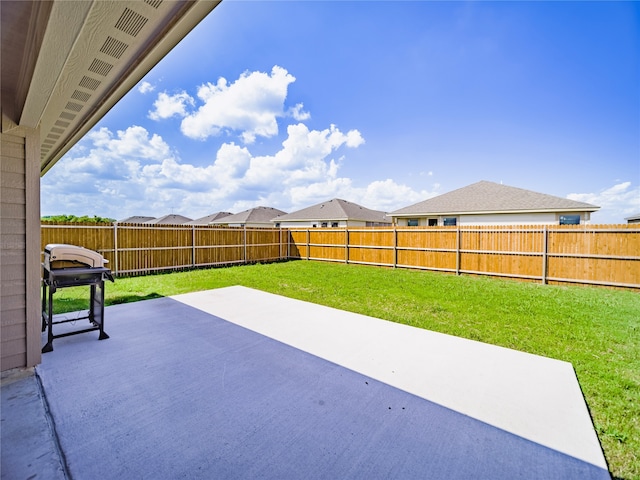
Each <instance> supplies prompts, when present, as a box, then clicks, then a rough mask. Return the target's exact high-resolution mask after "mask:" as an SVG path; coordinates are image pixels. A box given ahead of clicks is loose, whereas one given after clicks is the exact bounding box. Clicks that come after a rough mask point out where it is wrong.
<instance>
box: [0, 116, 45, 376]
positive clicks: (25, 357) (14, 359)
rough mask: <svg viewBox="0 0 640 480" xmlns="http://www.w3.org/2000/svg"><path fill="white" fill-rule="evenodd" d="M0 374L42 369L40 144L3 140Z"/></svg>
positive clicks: (34, 136) (35, 138)
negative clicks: (35, 366) (39, 365)
mask: <svg viewBox="0 0 640 480" xmlns="http://www.w3.org/2000/svg"><path fill="white" fill-rule="evenodd" d="M0 147H1V159H2V161H1V162H0V173H1V179H0V244H1V247H2V248H1V249H0V340H1V342H2V345H1V350H0V370H2V371H5V370H9V369H12V368H19V367H31V366H34V365H36V364H38V363H40V348H41V345H40V322H41V317H40V308H41V307H40V305H41V303H40V273H41V272H40V168H39V166H40V151H39V150H40V142H39V134H38V131H37V130H32V129H24V128H20V129H14V130H12V131H11V133H2V134H0Z"/></svg>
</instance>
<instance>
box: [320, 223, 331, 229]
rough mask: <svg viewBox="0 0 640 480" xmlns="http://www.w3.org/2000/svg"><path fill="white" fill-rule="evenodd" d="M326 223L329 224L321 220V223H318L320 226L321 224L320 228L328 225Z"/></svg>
mask: <svg viewBox="0 0 640 480" xmlns="http://www.w3.org/2000/svg"><path fill="white" fill-rule="evenodd" d="M328 225H329V224H328V223H327V222H322V223H321V224H320V226H321V227H322V228H327V226H328Z"/></svg>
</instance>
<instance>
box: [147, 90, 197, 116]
mask: <svg viewBox="0 0 640 480" xmlns="http://www.w3.org/2000/svg"><path fill="white" fill-rule="evenodd" d="M187 105H191V106H193V105H195V101H194V100H193V98H191V96H189V94H188V93H187V92H180V93H176V94H175V95H168V94H167V93H166V92H161V93H160V94H158V98H157V99H156V101H155V102H153V107H154V110H152V111H150V112H149V118H150V119H151V120H162V119H165V118H171V117H173V116H176V115H177V116H179V117H186V116H187V115H188V112H187Z"/></svg>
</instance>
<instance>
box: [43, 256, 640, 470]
mask: <svg viewBox="0 0 640 480" xmlns="http://www.w3.org/2000/svg"><path fill="white" fill-rule="evenodd" d="M230 285H244V286H247V287H251V288H257V289H260V290H264V291H267V292H272V293H277V294H280V295H285V296H288V297H292V298H297V299H301V300H307V301H310V302H315V303H320V304H323V305H328V306H331V307H336V308H340V309H343V310H348V311H352V312H357V313H362V314H365V315H370V316H374V317H379V318H384V319H387V320H392V321H394V322H399V323H405V324H408V325H413V326H416V327H420V328H426V329H429V330H435V331H438V332H443V333H448V334H451V335H457V336H460V337H465V338H470V339H473V340H479V341H482V342H487V343H491V344H494V345H501V346H504V347H508V348H514V349H517V350H522V351H525V352H530V353H535V354H538V355H544V356H547V357H551V358H556V359H560V360H565V361H568V362H571V363H572V364H573V366H574V368H575V370H576V373H577V375H578V380H579V382H580V386H581V387H582V391H583V393H584V395H585V398H586V400H587V403H588V405H589V409H590V411H591V415H592V417H593V420H594V424H595V427H596V430H597V432H598V435H599V437H600V442H601V444H602V446H603V449H604V452H605V455H606V458H607V461H608V462H609V468H610V470H611V473H612V475H613V476H614V477H616V478H620V479H640V292H631V291H620V290H610V289H605V288H595V287H558V286H549V285H540V284H534V283H521V282H515V281H509V280H500V279H492V278H486V277H485V278H479V277H464V276H463V277H456V276H453V275H447V274H441V273H433V272H423V271H414V270H413V271H412V270H401V269H396V270H393V269H386V268H380V267H368V266H358V265H344V264H335V263H322V262H308V261H296V262H287V263H275V264H268V265H249V266H238V267H229V268H218V269H212V270H194V271H188V272H180V273H172V274H162V275H153V276H146V277H134V278H121V279H117V280H116V282H115V284H111V283H108V285H107V286H106V296H107V300H106V302H107V304H115V303H124V302H132V301H137V300H143V299H148V298H154V297H160V296H167V295H175V294H179V293H186V292H191V291H197V290H205V289H211V288H219V287H225V286H230ZM86 296H87V293H86V289H82V291H78V289H73V288H68V289H62V290H59V292H58V293H56V297H55V298H56V302H55V305H56V311H57V312H62V311H73V310H79V309H83V308H86V306H85V304H84V303H85V300H84V298H85V297H86Z"/></svg>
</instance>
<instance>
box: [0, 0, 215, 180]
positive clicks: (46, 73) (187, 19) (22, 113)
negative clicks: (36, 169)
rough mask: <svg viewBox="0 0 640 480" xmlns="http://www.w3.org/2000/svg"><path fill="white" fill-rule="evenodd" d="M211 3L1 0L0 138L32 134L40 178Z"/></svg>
mask: <svg viewBox="0 0 640 480" xmlns="http://www.w3.org/2000/svg"><path fill="white" fill-rule="evenodd" d="M219 3H220V0H195V1H187V0H143V1H140V0H138V1H133V0H128V1H111V0H85V1H82V2H80V1H78V2H69V1H64V0H53V1H50V2H44V1H38V0H35V1H22V0H19V1H5V0H3V1H2V2H1V3H0V9H1V10H0V13H1V15H0V16H1V19H2V24H1V30H2V52H1V55H2V57H1V58H2V78H1V81H2V93H1V109H2V131H3V132H8V131H10V130H12V129H13V128H16V127H20V126H23V127H28V128H37V127H40V138H41V151H40V170H41V174H44V173H46V172H47V170H49V169H50V168H51V167H52V166H53V165H54V164H55V163H56V162H57V161H58V160H59V159H60V158H61V157H62V156H63V155H64V154H65V153H66V152H67V151H68V150H69V149H70V148H71V147H72V146H73V145H74V144H75V143H76V142H77V141H78V140H80V138H82V136H83V135H84V134H85V133H86V132H88V131H89V130H90V129H91V128H92V127H93V126H94V125H95V124H96V123H97V122H98V121H99V120H100V119H101V118H102V117H103V116H104V115H105V114H106V113H107V112H108V111H109V109H111V107H113V105H115V103H116V102H117V101H118V100H120V98H122V97H123V96H124V95H125V94H126V93H127V92H128V91H129V90H130V89H131V88H132V87H133V86H135V85H136V83H137V82H139V81H140V79H141V78H142V77H143V76H144V75H145V74H146V73H147V72H148V71H149V70H151V68H153V66H154V65H156V64H157V63H158V62H159V61H160V60H161V59H162V58H163V57H164V56H165V55H166V54H167V53H168V52H169V51H170V50H171V49H172V48H173V47H174V46H175V45H176V44H177V43H178V42H179V41H180V40H182V38H184V36H186V34H187V33H189V31H191V30H192V29H193V28H194V27H195V26H196V25H197V24H198V23H199V22H200V21H201V20H202V19H203V18H204V17H205V16H206V15H207V14H208V13H209V12H211V10H213V9H214V8H215V7H216V6H217V5H218V4H219Z"/></svg>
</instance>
